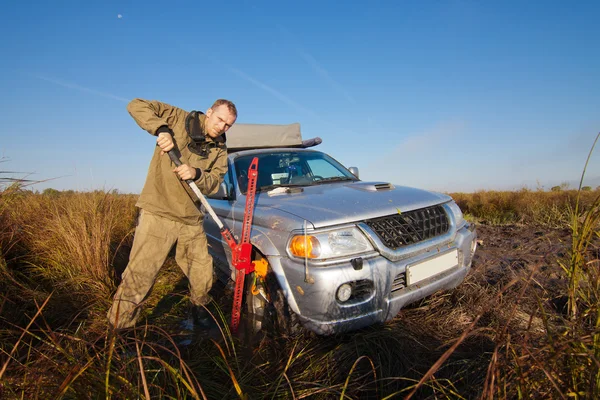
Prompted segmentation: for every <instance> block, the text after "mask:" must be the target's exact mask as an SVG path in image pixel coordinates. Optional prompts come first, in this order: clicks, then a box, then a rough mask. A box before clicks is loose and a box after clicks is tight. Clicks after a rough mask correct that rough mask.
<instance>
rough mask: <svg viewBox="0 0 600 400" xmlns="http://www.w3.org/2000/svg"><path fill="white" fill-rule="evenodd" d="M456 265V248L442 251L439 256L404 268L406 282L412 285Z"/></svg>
mask: <svg viewBox="0 0 600 400" xmlns="http://www.w3.org/2000/svg"><path fill="white" fill-rule="evenodd" d="M457 265H458V250H456V249H455V250H453V251H450V252H448V253H444V254H442V255H441V256H437V257H435V258H430V259H429V260H427V261H423V262H422V263H419V264H415V265H411V266H408V267H407V268H406V270H407V272H406V277H407V281H408V282H407V284H409V285H412V284H413V283H417V282H420V281H422V280H424V279H427V278H430V277H432V276H434V275H437V274H439V273H441V272H444V271H447V270H449V269H451V268H454V267H456V266H457Z"/></svg>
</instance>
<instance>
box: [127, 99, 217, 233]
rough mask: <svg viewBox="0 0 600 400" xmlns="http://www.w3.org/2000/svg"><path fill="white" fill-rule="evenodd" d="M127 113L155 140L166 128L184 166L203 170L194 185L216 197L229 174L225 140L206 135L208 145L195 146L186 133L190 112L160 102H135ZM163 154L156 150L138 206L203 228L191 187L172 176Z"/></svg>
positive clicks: (201, 117) (202, 118)
mask: <svg viewBox="0 0 600 400" xmlns="http://www.w3.org/2000/svg"><path fill="white" fill-rule="evenodd" d="M127 111H129V114H131V116H132V117H133V119H134V120H135V122H137V124H138V125H139V126H140V127H141V128H142V129H144V130H146V131H148V133H150V134H152V135H154V136H156V131H157V129H158V128H160V127H161V126H164V125H167V126H168V127H169V128H170V129H171V131H172V132H173V138H174V140H173V141H174V144H175V146H176V147H177V148H178V149H179V152H180V153H181V157H180V158H181V162H182V163H183V164H187V165H189V166H191V167H194V168H199V169H201V170H202V174H201V175H200V177H199V178H198V179H196V181H195V182H196V185H198V188H199V189H200V192H202V194H205V195H210V194H212V193H216V191H217V189H218V187H219V185H220V183H221V182H222V181H223V176H224V175H225V173H226V172H227V147H226V145H225V141H224V138H223V136H219V137H218V138H215V139H212V138H211V137H210V136H208V135H207V136H206V144H205V145H204V146H202V147H199V146H196V145H195V143H194V141H193V140H192V139H191V138H190V137H189V136H188V134H187V132H186V130H185V119H186V117H187V115H188V112H187V111H185V110H182V109H180V108H177V107H173V106H171V105H169V104H165V103H161V102H158V101H148V100H142V99H134V100H132V101H131V102H130V103H129V104H128V105H127ZM204 119H205V116H204V115H201V116H200V126H201V128H202V130H203V131H204ZM192 150H195V151H194V152H193V151H192ZM160 153H161V150H160V147H158V146H156V148H155V150H154V155H153V156H152V160H151V161H150V167H149V168H148V175H147V177H146V183H145V184H144V188H143V189H142V193H141V195H140V197H139V199H138V201H137V203H136V206H137V207H139V208H142V209H144V210H147V211H149V212H151V213H154V214H158V215H160V216H163V217H165V218H168V219H171V220H174V221H178V222H182V223H184V224H188V225H197V224H201V223H202V217H203V214H202V212H201V211H200V209H199V206H200V202H199V200H197V197H196V195H195V194H194V193H193V192H192V190H191V189H190V188H189V187H188V184H187V183H186V182H184V181H182V180H181V179H179V176H178V175H177V174H176V173H175V172H173V169H174V168H175V164H174V163H173V162H172V161H171V159H170V158H169V155H168V154H166V153H165V154H163V155H161V154H160ZM195 153H196V154H195ZM192 199H193V200H194V201H192Z"/></svg>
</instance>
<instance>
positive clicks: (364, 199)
mask: <svg viewBox="0 0 600 400" xmlns="http://www.w3.org/2000/svg"><path fill="white" fill-rule="evenodd" d="M450 200H451V197H450V196H448V195H445V194H442V193H436V192H430V191H426V190H422V189H416V188H412V187H407V186H395V185H391V184H389V183H386V182H362V181H358V182H351V183H347V182H344V183H330V184H321V185H315V186H306V187H301V188H298V187H294V188H290V190H289V191H285V189H284V188H277V189H276V190H273V191H270V192H260V193H256V203H255V218H260V217H261V216H263V217H266V216H267V215H268V213H269V211H268V210H269V209H277V210H280V211H284V212H286V213H289V214H293V215H295V216H296V217H298V218H299V219H301V220H306V221H307V222H309V223H312V225H313V226H314V227H315V228H321V227H325V226H331V225H338V224H344V223H349V222H356V221H362V220H365V219H370V218H376V217H381V216H384V215H391V214H395V213H398V211H400V212H406V211H411V210H415V209H420V208H424V207H429V206H432V205H435V204H441V203H445V202H447V201H450Z"/></svg>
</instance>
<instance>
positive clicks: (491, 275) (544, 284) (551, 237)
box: [471, 225, 598, 312]
mask: <svg viewBox="0 0 600 400" xmlns="http://www.w3.org/2000/svg"><path fill="white" fill-rule="evenodd" d="M477 232H478V248H477V251H476V254H475V257H474V259H473V269H472V271H471V274H473V277H474V278H475V279H476V280H477V281H478V282H479V283H482V284H488V285H492V286H496V287H498V288H501V287H502V286H503V285H507V284H508V283H510V282H511V281H512V280H514V279H515V278H516V279H521V280H527V281H529V282H530V285H531V288H533V289H534V290H536V292H537V293H538V294H539V295H540V296H541V298H542V299H543V300H546V301H549V302H550V303H551V305H553V306H554V307H555V308H556V311H559V312H564V306H565V301H566V297H565V294H566V279H565V276H566V275H565V273H564V271H563V269H562V267H561V265H562V266H568V263H569V258H570V254H571V253H570V249H571V245H572V232H571V230H570V229H569V228H564V229H552V228H540V227H532V226H526V225H506V226H491V225H478V226H477ZM597 250H598V243H597V241H596V243H594V244H593V245H592V246H590V252H591V253H592V254H593V253H597ZM529 294H532V293H528V294H527V298H528V300H529V301H530V302H531V303H533V302H535V301H536V300H535V296H530V295H529ZM530 305H531V306H532V307H535V304H530Z"/></svg>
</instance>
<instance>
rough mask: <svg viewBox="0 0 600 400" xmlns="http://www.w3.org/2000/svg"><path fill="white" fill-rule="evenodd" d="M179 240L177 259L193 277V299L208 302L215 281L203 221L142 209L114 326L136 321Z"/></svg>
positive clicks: (113, 310)
mask: <svg viewBox="0 0 600 400" xmlns="http://www.w3.org/2000/svg"><path fill="white" fill-rule="evenodd" d="M175 242H177V248H176V249H175V260H176V261H177V265H179V267H180V268H181V270H182V271H183V273H184V274H185V275H186V276H187V278H188V280H189V286H190V298H191V302H192V303H193V304H195V305H203V304H206V303H208V301H209V300H210V297H209V296H208V291H209V290H210V288H211V286H212V283H213V263H212V262H213V260H212V257H211V256H210V254H208V247H207V242H206V234H205V232H204V227H203V226H202V224H200V225H198V226H195V225H194V226H192V225H186V224H183V223H180V222H175V221H171V220H169V219H166V218H163V217H160V216H158V215H156V214H151V213H149V212H148V211H144V210H141V212H140V216H139V220H138V226H137V228H136V231H135V236H134V239H133V247H132V249H131V253H130V255H129V263H128V264H127V268H126V269H125V271H124V272H123V275H122V281H121V284H120V285H119V288H118V289H117V292H116V294H115V296H114V300H113V304H112V306H111V308H110V310H109V311H108V320H109V321H110V323H111V324H112V325H113V326H114V327H116V328H129V327H132V326H134V325H135V323H136V321H137V318H138V316H139V312H140V305H141V303H142V301H143V300H144V299H145V298H146V296H147V295H148V293H149V292H150V289H151V288H152V286H153V285H154V281H155V280H156V276H157V275H158V272H159V271H160V268H161V267H162V266H163V264H164V262H165V260H166V258H167V256H168V255H169V252H170V251H171V248H172V247H173V244H174V243H175Z"/></svg>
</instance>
